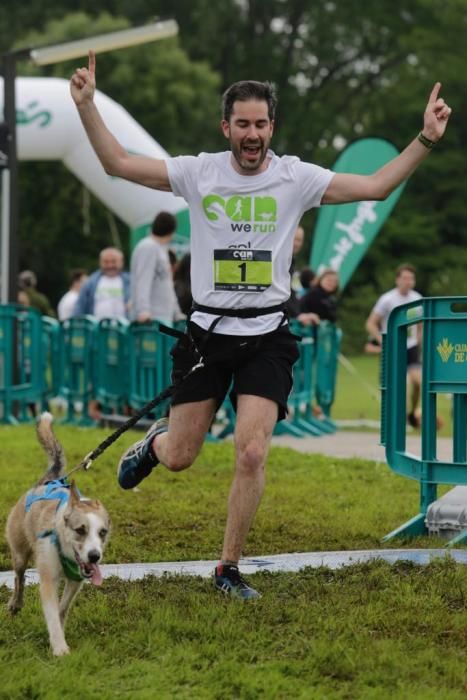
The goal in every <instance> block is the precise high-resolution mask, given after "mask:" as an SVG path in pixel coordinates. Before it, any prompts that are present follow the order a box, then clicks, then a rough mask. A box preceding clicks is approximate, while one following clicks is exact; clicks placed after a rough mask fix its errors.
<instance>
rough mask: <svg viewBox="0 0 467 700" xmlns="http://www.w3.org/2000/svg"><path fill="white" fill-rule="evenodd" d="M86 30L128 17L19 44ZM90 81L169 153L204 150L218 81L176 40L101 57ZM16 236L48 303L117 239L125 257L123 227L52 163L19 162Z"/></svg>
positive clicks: (84, 23)
mask: <svg viewBox="0 0 467 700" xmlns="http://www.w3.org/2000/svg"><path fill="white" fill-rule="evenodd" d="M89 26H92V28H93V33H95V34H99V33H105V32H109V31H115V30H117V29H122V28H126V27H127V26H128V20H126V19H124V18H113V17H111V16H110V15H108V14H105V13H104V14H102V15H99V16H98V17H97V18H94V19H92V18H91V17H90V16H88V15H85V14H84V13H77V14H72V15H68V16H67V17H65V18H62V19H61V20H60V21H58V20H52V21H50V22H49V23H48V24H47V25H46V27H45V30H44V31H43V32H31V33H29V34H28V35H26V36H25V37H24V38H23V40H22V41H21V45H27V46H37V45H47V44H55V43H60V42H64V41H70V40H73V39H76V38H78V37H82V36H85V35H86V34H87V32H88V31H89ZM82 60H83V59H80V62H79V63H78V65H79V64H80V63H81V62H82ZM75 66H76V62H72V63H64V64H57V65H53V66H49V67H47V68H46V69H45V70H44V69H43V68H41V69H39V68H36V67H34V66H32V65H31V64H28V63H25V64H20V65H19V66H18V72H19V74H22V75H25V74H29V75H37V74H39V73H41V74H44V73H47V74H48V75H50V76H58V77H67V78H68V77H69V76H70V75H71V74H72V72H73V70H74V67H75ZM97 77H98V86H99V89H100V90H102V91H103V92H105V93H106V94H108V95H109V96H110V97H113V98H114V99H115V100H117V101H121V102H123V105H124V107H125V108H126V109H128V111H129V112H130V113H132V115H133V116H134V117H135V118H137V119H138V120H139V121H140V123H141V124H142V126H143V127H144V128H146V130H147V131H148V132H149V133H152V134H153V135H154V136H155V138H156V140H158V141H159V142H160V143H161V144H162V145H163V146H164V147H165V148H166V149H167V150H169V151H172V153H173V154H174V155H176V154H177V153H178V152H180V150H182V151H183V152H185V153H192V152H195V151H196V150H197V148H198V144H199V143H200V142H206V141H207V142H208V145H209V138H205V136H209V135H210V134H211V136H212V138H215V133H216V125H217V123H218V108H217V101H218V86H219V80H218V77H217V76H216V74H215V73H214V72H213V71H212V70H211V69H210V68H209V66H208V65H207V64H206V63H201V62H195V61H190V59H189V58H188V56H187V54H186V53H185V52H184V51H183V49H181V48H180V46H179V45H178V42H177V41H176V40H166V41H164V42H163V43H162V42H161V43H154V44H151V45H147V46H141V47H134V48H131V49H126V50H122V51H118V52H115V53H109V54H103V55H101V56H99V60H98V76H97ZM70 99H71V97H70ZM38 183H39V186H38ZM109 217H110V218H109ZM19 231H20V266H21V267H34V270H35V271H36V273H37V275H38V277H39V281H40V284H41V287H42V288H43V289H44V291H45V292H46V293H47V294H48V295H49V296H50V298H51V299H52V300H53V301H54V302H55V301H56V300H57V299H58V298H59V296H60V295H61V294H62V293H63V291H64V290H65V289H66V288H67V273H68V271H69V270H70V269H71V268H73V267H85V268H87V269H88V270H93V269H95V268H96V266H97V253H98V251H99V250H100V249H101V248H103V247H105V246H107V245H115V244H116V243H118V239H120V241H121V242H122V245H123V249H124V250H125V252H126V254H127V259H128V255H129V250H128V234H127V229H126V227H125V226H124V224H123V223H121V222H117V221H115V220H114V219H113V217H112V216H111V215H110V213H109V212H108V211H107V210H106V209H105V207H104V206H103V205H102V204H101V203H100V202H99V201H98V200H97V199H95V198H94V197H93V196H89V193H88V192H87V191H84V190H83V186H82V185H81V184H80V183H79V182H78V181H77V180H76V178H75V177H74V176H73V175H72V174H70V173H69V172H68V171H67V170H66V169H65V167H64V166H63V165H61V164H59V163H30V162H28V163H24V164H21V167H20V222H19ZM116 231H117V240H116ZM51 260H53V261H54V264H53V265H52V266H51V265H50V261H51ZM31 261H34V263H32V262H31Z"/></svg>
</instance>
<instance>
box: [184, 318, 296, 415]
mask: <svg viewBox="0 0 467 700" xmlns="http://www.w3.org/2000/svg"><path fill="white" fill-rule="evenodd" d="M190 332H191V335H192V338H193V340H194V342H195V344H196V346H197V347H203V340H204V339H205V337H206V333H207V332H206V331H204V330H203V329H202V328H200V327H199V326H197V325H196V324H194V323H190ZM171 355H172V360H173V370H172V381H174V382H176V381H178V379H179V378H180V377H183V376H184V375H185V374H186V373H187V372H188V371H189V369H190V368H191V367H193V365H195V364H196V363H197V362H198V355H197V354H196V352H194V351H193V348H192V347H190V341H189V338H188V336H184V337H183V338H181V339H180V340H178V341H177V343H176V344H175V346H174V347H173V349H172V351H171ZM202 355H203V357H204V358H206V367H202V368H201V369H198V370H196V372H194V373H193V374H192V375H190V376H189V377H187V378H186V379H185V380H184V381H183V382H182V383H181V384H180V385H179V386H178V387H177V388H176V389H175V391H174V394H173V396H172V402H171V403H172V405H173V406H176V405H177V404H182V403H193V402H194V401H204V400H206V399H215V400H216V405H217V408H219V407H220V406H221V404H222V402H223V401H224V398H225V396H226V394H227V392H228V391H229V389H231V391H230V400H231V402H232V405H233V406H234V408H236V404H237V396H238V395H239V394H252V395H253V396H262V397H263V398H266V399H271V401H275V402H276V403H277V404H278V407H279V417H278V420H282V419H283V418H285V416H286V414H287V399H288V396H289V394H290V390H291V389H292V366H293V364H294V362H296V360H297V359H298V357H299V351H298V347H297V341H296V339H295V336H293V335H292V334H291V333H290V331H289V329H288V327H287V326H282V327H281V328H279V329H278V330H275V331H273V332H271V333H266V334H265V335H258V336H238V335H236V336H232V335H222V334H220V333H212V334H211V336H210V337H209V339H208V341H207V343H206V344H205V346H204V347H203V351H202ZM210 358H211V361H210Z"/></svg>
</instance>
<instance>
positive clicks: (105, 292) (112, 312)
mask: <svg viewBox="0 0 467 700" xmlns="http://www.w3.org/2000/svg"><path fill="white" fill-rule="evenodd" d="M94 316H95V317H96V318H97V319H99V320H100V319H101V318H120V317H122V316H123V317H124V316H125V300H124V295H123V280H122V278H121V277H120V275H117V276H116V277H108V276H107V275H101V277H100V278H99V281H98V283H97V287H96V292H95V296H94Z"/></svg>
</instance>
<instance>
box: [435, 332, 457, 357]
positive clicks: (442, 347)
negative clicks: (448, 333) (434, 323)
mask: <svg viewBox="0 0 467 700" xmlns="http://www.w3.org/2000/svg"><path fill="white" fill-rule="evenodd" d="M436 349H437V351H438V352H439V354H440V356H441V359H442V361H443V362H447V361H448V360H449V358H450V357H451V354H452V351H453V350H454V345H453V344H452V343H450V342H449V340H448V339H447V338H443V340H442V342H441V343H438V345H437V346H436Z"/></svg>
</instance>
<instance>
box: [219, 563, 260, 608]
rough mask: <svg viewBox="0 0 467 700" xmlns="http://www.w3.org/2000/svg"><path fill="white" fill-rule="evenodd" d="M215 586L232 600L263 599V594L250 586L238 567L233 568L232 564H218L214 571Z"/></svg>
mask: <svg viewBox="0 0 467 700" xmlns="http://www.w3.org/2000/svg"><path fill="white" fill-rule="evenodd" d="M214 585H215V587H216V588H217V590H218V591H221V592H222V593H224V594H225V595H228V596H230V597H231V598H240V599H241V600H252V599H253V598H261V593H258V591H255V589H254V588H252V587H251V586H249V585H248V583H247V582H246V581H245V579H244V578H243V576H241V574H240V571H239V570H238V566H233V565H232V564H218V565H217V566H216V568H215V570H214Z"/></svg>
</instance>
